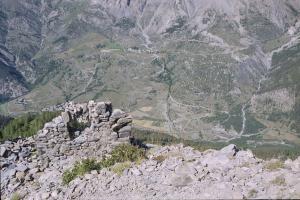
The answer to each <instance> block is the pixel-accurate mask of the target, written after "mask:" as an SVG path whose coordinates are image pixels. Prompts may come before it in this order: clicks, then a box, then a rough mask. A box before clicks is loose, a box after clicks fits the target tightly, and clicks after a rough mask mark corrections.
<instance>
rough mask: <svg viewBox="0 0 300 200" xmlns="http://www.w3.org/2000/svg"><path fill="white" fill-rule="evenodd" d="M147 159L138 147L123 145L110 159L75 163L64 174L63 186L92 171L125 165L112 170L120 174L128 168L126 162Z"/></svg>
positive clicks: (112, 153)
mask: <svg viewBox="0 0 300 200" xmlns="http://www.w3.org/2000/svg"><path fill="white" fill-rule="evenodd" d="M144 158H145V152H144V150H143V149H140V148H138V147H135V146H132V145H129V144H122V145H119V146H117V147H116V148H114V149H113V151H112V152H111V154H110V156H109V157H104V158H103V159H102V160H101V161H99V162H97V161H96V160H95V159H85V160H82V161H81V162H77V163H75V165H74V167H73V168H72V169H70V170H66V171H65V172H64V173H63V184H68V183H70V182H71V181H72V180H74V179H75V178H76V177H78V176H82V175H84V174H85V173H87V172H90V171H92V170H101V169H103V168H108V167H111V166H114V165H115V164H116V163H123V166H122V164H120V166H116V168H115V169H114V167H113V168H112V170H113V169H114V170H115V171H116V172H120V171H121V169H122V168H124V167H126V166H127V164H125V163H126V162H129V163H130V162H135V161H138V160H141V159H144Z"/></svg>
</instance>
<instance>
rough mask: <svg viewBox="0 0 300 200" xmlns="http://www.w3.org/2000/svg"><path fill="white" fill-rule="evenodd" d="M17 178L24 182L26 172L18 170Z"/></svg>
mask: <svg viewBox="0 0 300 200" xmlns="http://www.w3.org/2000/svg"><path fill="white" fill-rule="evenodd" d="M16 178H17V180H18V181H19V182H23V181H24V179H25V172H17V173H16Z"/></svg>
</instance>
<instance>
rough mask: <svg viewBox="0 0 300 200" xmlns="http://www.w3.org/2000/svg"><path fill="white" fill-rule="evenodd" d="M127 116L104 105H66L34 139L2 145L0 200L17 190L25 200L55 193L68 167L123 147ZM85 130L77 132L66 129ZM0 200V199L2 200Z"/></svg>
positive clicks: (127, 130) (128, 125) (127, 134)
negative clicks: (78, 126) (77, 125)
mask: <svg viewBox="0 0 300 200" xmlns="http://www.w3.org/2000/svg"><path fill="white" fill-rule="evenodd" d="M131 121H132V119H131V116H130V115H128V114H127V113H125V112H123V111H122V110H119V109H115V110H113V109H112V105H111V103H110V102H93V101H89V102H88V103H83V104H74V103H73V102H70V103H66V105H65V111H64V112H62V113H61V115H60V116H58V117H56V118H54V119H53V120H52V121H51V122H48V123H46V124H45V125H44V128H43V129H42V130H40V131H39V132H38V133H37V135H36V136H34V137H29V138H24V139H18V140H16V141H5V142H4V144H1V145H0V148H1V155H0V156H1V197H3V198H5V197H9V196H11V194H12V193H14V192H15V191H19V190H21V191H22V192H25V193H22V192H21V193H22V195H23V196H26V197H28V198H29V199H30V197H31V196H32V195H33V194H36V195H37V196H36V199H40V198H42V197H43V195H44V193H45V192H48V191H53V190H55V189H58V190H59V188H60V187H61V174H62V173H63V171H64V170H65V169H66V168H70V167H71V166H72V164H74V162H76V161H78V160H81V159H83V158H87V157H98V158H101V157H103V156H104V155H105V154H107V153H108V152H110V151H111V150H112V149H113V147H114V146H116V145H118V144H120V143H124V142H125V143H126V142H128V141H129V137H130V134H131ZM74 122H76V123H86V124H88V125H90V126H89V127H87V128H85V129H84V130H82V131H79V130H74V127H71V126H72V125H70V124H71V123H74ZM2 195H3V196H2Z"/></svg>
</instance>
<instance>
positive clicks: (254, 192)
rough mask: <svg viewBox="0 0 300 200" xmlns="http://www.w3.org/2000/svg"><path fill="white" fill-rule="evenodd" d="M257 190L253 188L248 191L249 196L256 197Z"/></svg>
mask: <svg viewBox="0 0 300 200" xmlns="http://www.w3.org/2000/svg"><path fill="white" fill-rule="evenodd" d="M257 193H258V192H257V190H255V189H251V190H250V191H249V193H248V197H249V198H255V197H256V195H257Z"/></svg>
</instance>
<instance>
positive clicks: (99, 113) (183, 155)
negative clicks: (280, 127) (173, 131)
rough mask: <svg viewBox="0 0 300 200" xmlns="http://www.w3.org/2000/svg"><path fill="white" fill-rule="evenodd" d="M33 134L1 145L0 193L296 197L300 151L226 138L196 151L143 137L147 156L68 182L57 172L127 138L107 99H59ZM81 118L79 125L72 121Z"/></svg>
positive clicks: (126, 125)
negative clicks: (245, 146) (261, 155)
mask: <svg viewBox="0 0 300 200" xmlns="http://www.w3.org/2000/svg"><path fill="white" fill-rule="evenodd" d="M64 107H65V111H64V112H62V114H61V115H60V116H58V117H56V118H54V119H53V120H52V121H51V122H49V123H46V124H45V126H44V128H43V129H42V130H40V131H39V132H38V133H37V135H36V136H34V137H30V138H25V139H18V140H16V141H6V142H5V143H4V144H1V146H0V148H1V195H2V196H1V198H3V199H8V198H10V197H11V196H12V195H13V194H18V195H19V196H20V197H21V198H24V199H99V198H100V199H195V198H197V199H216V198H218V199H225V198H226V199H233V198H234V199H242V198H299V197H300V193H299V191H300V182H299V180H300V157H298V159H296V160H294V161H292V160H286V161H285V162H282V161H279V160H274V159H273V160H270V161H264V160H261V159H258V158H255V156H254V155H253V153H252V152H251V151H249V150H247V151H241V150H239V149H238V148H237V147H236V146H235V145H233V144H231V145H229V146H226V147H224V148H223V149H221V150H219V151H217V150H207V151H205V152H199V151H196V150H194V149H193V148H191V147H184V146H183V145H181V144H179V145H172V146H164V147H162V146H156V145H151V144H147V147H148V149H149V150H148V151H147V159H145V160H143V161H141V162H139V163H130V164H129V165H128V166H127V167H125V168H124V170H123V171H122V172H121V174H115V173H114V172H113V171H112V170H110V169H106V168H105V169H102V170H100V171H95V170H94V171H91V172H90V173H89V174H86V175H84V176H83V177H79V178H76V179H75V180H73V181H71V182H70V183H69V184H68V185H63V184H62V174H63V172H64V171H65V170H66V169H70V168H71V167H72V166H73V164H74V163H75V162H76V161H80V160H81V159H84V158H93V157H96V158H98V159H100V158H103V156H104V155H107V154H109V152H110V151H112V149H113V148H114V146H116V145H118V144H121V143H128V142H129V141H130V137H131V121H132V117H131V116H130V115H128V114H127V113H125V112H123V111H121V110H119V109H112V105H111V103H110V102H94V101H90V102H88V103H82V104H74V103H73V102H69V103H66V104H65V105H64ZM74 121H77V122H78V123H86V124H88V125H89V127H87V128H85V129H84V130H82V131H75V132H74V129H72V123H74Z"/></svg>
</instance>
